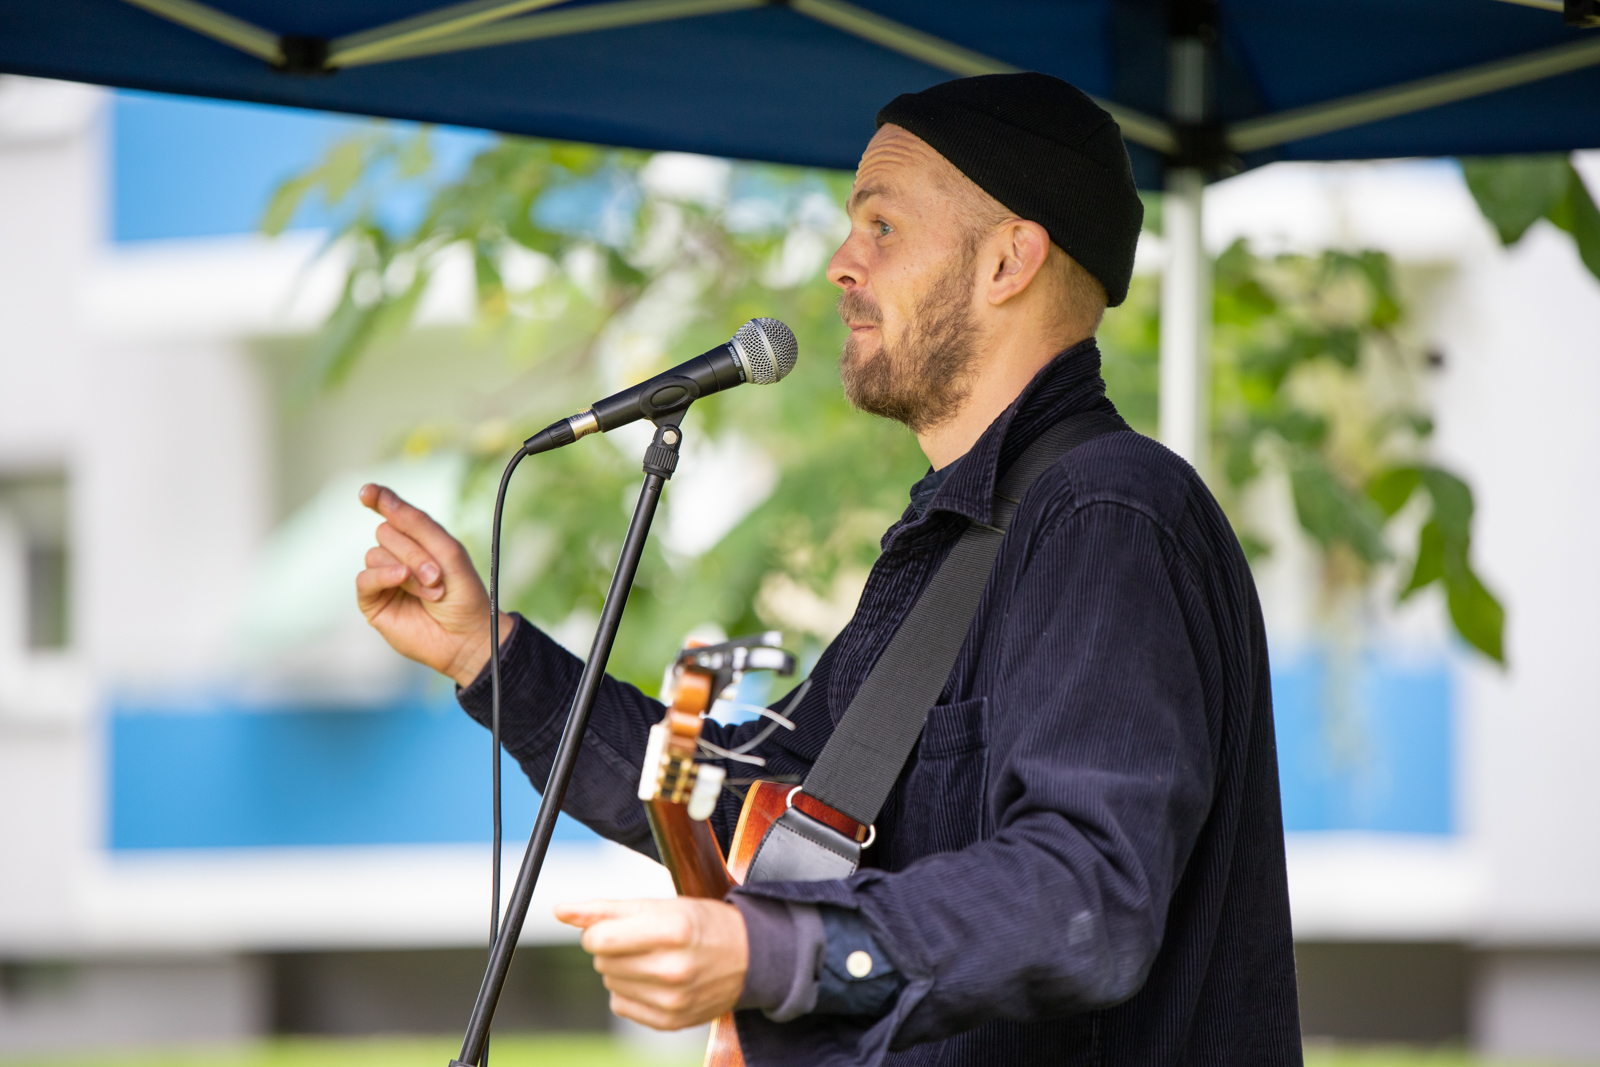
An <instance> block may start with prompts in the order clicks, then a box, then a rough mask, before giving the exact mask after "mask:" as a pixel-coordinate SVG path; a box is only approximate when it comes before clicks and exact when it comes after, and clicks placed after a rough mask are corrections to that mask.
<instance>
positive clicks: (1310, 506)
mask: <svg viewBox="0 0 1600 1067" xmlns="http://www.w3.org/2000/svg"><path fill="white" fill-rule="evenodd" d="M1297 451H1298V455H1297V456H1296V458H1295V460H1294V461H1293V464H1292V466H1291V467H1290V471H1289V485H1290V488H1291V490H1292V491H1293V495H1294V508H1295V514H1296V515H1297V516H1298V517H1299V519H1300V525H1301V526H1302V527H1303V528H1304V529H1305V531H1306V532H1307V533H1309V534H1310V535H1311V536H1312V537H1314V538H1315V539H1316V540H1317V543H1318V544H1320V545H1322V546H1323V547H1324V548H1327V547H1330V546H1332V545H1335V544H1344V545H1347V546H1349V548H1350V550H1351V551H1352V552H1354V553H1355V554H1356V555H1357V556H1358V557H1360V558H1361V559H1362V560H1364V561H1365V562H1367V563H1379V562H1382V561H1384V560H1387V559H1389V558H1390V553H1389V548H1388V546H1387V545H1385V544H1384V542H1383V519H1384V516H1383V514H1382V512H1380V511H1379V510H1378V508H1377V505H1375V504H1374V503H1373V502H1372V501H1370V500H1368V499H1367V498H1366V497H1365V496H1358V495H1356V494H1355V493H1352V492H1351V491H1350V490H1349V489H1348V488H1346V487H1345V485H1344V483H1343V482H1341V481H1340V480H1339V479H1338V477H1337V476H1336V475H1335V474H1334V473H1333V471H1332V470H1331V469H1330V468H1329V467H1328V464H1327V461H1326V460H1324V459H1323V457H1322V456H1321V455H1320V454H1318V453H1315V452H1311V451H1309V450H1306V449H1299V450H1297Z"/></svg>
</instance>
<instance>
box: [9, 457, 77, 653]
mask: <svg viewBox="0 0 1600 1067" xmlns="http://www.w3.org/2000/svg"><path fill="white" fill-rule="evenodd" d="M6 542H9V544H7V543H6ZM0 546H3V547H4V548H5V549H7V550H8V553H9V554H12V556H13V559H12V562H11V568H9V569H11V570H12V573H13V575H14V577H15V584H16V585H17V586H19V587H20V588H17V589H16V590H15V592H14V593H13V594H12V595H13V596H14V597H16V598H17V599H18V600H20V604H18V605H17V606H18V607H20V608H21V613H20V614H21V619H20V620H18V621H19V622H21V626H20V627H19V628H20V630H21V633H20V634H19V635H18V636H19V637H21V638H22V641H23V644H24V645H25V646H26V647H27V648H29V649H35V650H47V649H61V648H65V647H66V646H67V643H68V641H69V640H70V636H71V619H70V617H69V614H68V605H69V603H70V598H69V589H70V587H69V581H70V577H71V575H70V556H69V553H68V547H67V480H66V476H65V475H63V474H62V473H61V472H59V471H53V472H51V471H40V472H34V473H28V474H12V475H0ZM11 610H15V609H14V608H13V609H11Z"/></svg>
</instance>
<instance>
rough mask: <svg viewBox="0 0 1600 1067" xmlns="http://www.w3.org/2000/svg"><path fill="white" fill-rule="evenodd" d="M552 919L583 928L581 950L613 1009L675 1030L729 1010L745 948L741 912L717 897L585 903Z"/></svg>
mask: <svg viewBox="0 0 1600 1067" xmlns="http://www.w3.org/2000/svg"><path fill="white" fill-rule="evenodd" d="M556 918H558V919H560V920H561V921H562V922H564V923H567V924H569V925H571V926H577V927H581V928H582V929H583V947H584V948H585V949H586V950H588V951H589V952H590V953H592V954H593V955H594V969H595V970H597V971H599V972H600V973H601V975H603V976H604V977H605V983H606V988H607V989H609V990H610V991H611V1010H612V1011H614V1012H616V1013H617V1014H618V1015H620V1016H622V1017H623V1018H624V1019H632V1020H633V1021H634V1022H638V1023H643V1024H644V1025H646V1026H650V1027H654V1028H655V1029H657V1030H681V1029H683V1028H684V1027H686V1026H694V1025H696V1024H697V1023H704V1022H710V1021H711V1020H712V1019H715V1018H716V1017H717V1016H719V1015H722V1014H723V1013H725V1012H729V1011H732V1010H733V1006H734V1005H735V1004H737V1003H738V1002H739V996H740V994H742V993H743V992H744V975H745V971H746V970H747V969H748V967H749V963H750V946H749V942H748V941H747V939H746V934H745V929H744V916H742V915H740V914H739V909H738V908H736V907H734V906H733V905H732V904H724V903H723V902H722V901H720V900H697V899H695V898H693V897H677V898H675V899H672V900H591V901H589V902H588V903H585V904H563V905H561V906H560V907H558V908H556Z"/></svg>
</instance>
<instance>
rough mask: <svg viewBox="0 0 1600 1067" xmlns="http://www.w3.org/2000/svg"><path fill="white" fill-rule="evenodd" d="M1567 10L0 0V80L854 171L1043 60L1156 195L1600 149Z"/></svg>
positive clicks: (1380, 0)
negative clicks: (1194, 109)
mask: <svg viewBox="0 0 1600 1067" xmlns="http://www.w3.org/2000/svg"><path fill="white" fill-rule="evenodd" d="M1562 2H1563V3H1565V5H1566V7H1567V8H1568V9H1569V10H1567V12H1566V18H1565V20H1564V19H1563V14H1562V11H1561V10H1560V8H1561V7H1562V3H1558V2H1557V0H1511V2H1505V0H1457V2H1456V3H1453V4H1449V5H1441V4H1439V3H1437V2H1436V0H1325V2H1323V3H1321V4H1316V5H1288V4H1285V3H1283V0H1217V3H1216V4H1215V5H1214V6H1213V5H1212V4H1210V3H1209V2H1208V0H1174V2H1172V3H1166V2H1162V0H990V2H988V3H985V4H983V5H981V6H979V5H973V4H970V3H958V2H954V0H944V2H938V0H865V2H863V3H852V2H847V0H786V2H779V3H774V2H770V0H568V2H562V0H469V2H467V3H461V4H455V5H451V6H446V7H441V6H440V5H439V4H438V0H320V2H311V0H215V3H214V4H212V5H207V4H202V3H199V2H196V0H49V2H40V0H0V25H4V26H5V27H6V31H5V33H3V34H0V70H6V71H12V72H16V73H24V74H33V75H39V76H46V77H57V78H67V79H71V80H79V81H91V82H99V83H103V84H110V85H117V86H123V87H130V88H143V89H152V90H158V91H165V92H178V93H189V94H194V95H201V96H214V97H224V98H231V99H239V100H253V101H260V102H264V103H274V104H286V105H291V106H301V107H312V108H323V109H329V110H336V111H348V112H356V113H365V114H373V115H381V116H389V117H396V118H407V119H417V120H422V121H433V122H443V123H451V124H457V125H464V126H478V127H485V128H489V129H496V130H502V131H505V132H510V133H522V134H532V135H539V136H548V137H558V138H569V139H574V140H584V141H594V142H600V143H612V144H623V145H632V146H637V147H643V148H658V149H660V148H674V149H682V150H687V151H698V152H706V153H710V154H717V155H728V156H737V157H746V158H756V159H769V160H775V161H779V162H792V163H805V164H815V165H822V166H832V167H850V166H853V165H854V162H855V159H856V157H857V155H858V153H859V151H860V149H861V146H862V145H863V144H864V142H865V141H866V139H867V137H868V136H869V135H870V133H871V129H872V115H873V113H874V111H875V110H876V107H877V106H878V105H879V104H881V103H883V102H885V101H887V100H888V99H889V98H891V97H892V96H894V95H895V94H897V93H900V92H904V91H907V90H915V89H918V88H922V87H925V86H927V85H930V84H932V83H934V82H937V81H940V80H943V79H945V78H947V77H950V76H952V75H966V74H977V73H984V72H993V71H1007V70H1017V69H1032V70H1042V71H1046V72H1049V73H1053V74H1057V75H1060V76H1062V77H1064V78H1067V79H1068V80H1070V81H1072V82H1074V83H1075V84H1077V85H1079V86H1080V87H1082V88H1083V89H1085V90H1086V91H1088V92H1090V93H1092V94H1094V95H1095V96H1096V97H1097V98H1099V99H1100V100H1101V101H1102V102H1103V103H1105V104H1106V106H1107V107H1108V108H1110V109H1111V110H1112V111H1113V113H1114V114H1115V115H1116V116H1117V118H1118V120H1119V121H1120V122H1121V124H1122V127H1123V131H1124V133H1125V135H1126V136H1127V138H1128V140H1129V141H1130V142H1131V143H1132V145H1133V151H1134V156H1135V164H1136V168H1137V169H1138V171H1139V174H1140V178H1141V180H1142V181H1144V182H1146V183H1147V184H1148V183H1151V182H1154V181H1157V180H1159V177H1160V174H1161V170H1162V163H1163V160H1164V159H1167V158H1171V157H1173V156H1174V155H1180V154H1185V153H1186V154H1187V156H1186V158H1193V155H1194V153H1195V152H1197V151H1200V152H1210V153H1212V154H1213V155H1215V154H1216V153H1217V152H1219V151H1221V150H1223V148H1224V147H1225V150H1226V151H1227V152H1229V153H1231V154H1233V155H1236V156H1238V157H1240V159H1241V161H1242V162H1243V163H1244V164H1245V165H1256V164H1259V163H1263V162H1267V161H1270V160H1272V159H1337V158H1363V157H1376V156H1395V155H1468V154H1488V153H1503V152H1525V151H1552V150H1562V149H1568V148H1574V147H1584V146H1593V145H1600V107H1596V106H1595V105H1594V103H1593V101H1595V100H1596V99H1600V33H1593V32H1590V31H1587V30H1585V29H1583V28H1581V27H1580V26H1579V25H1567V24H1565V23H1568V22H1571V23H1581V22H1582V21H1584V14H1585V5H1588V6H1591V7H1592V6H1593V5H1594V0H1562ZM1195 19H1199V20H1200V21H1202V22H1204V23H1206V27H1205V28H1204V29H1203V31H1201V32H1202V33H1203V36H1204V39H1205V40H1206V41H1207V42H1208V43H1207V45H1206V47H1207V49H1208V52H1209V55H1210V57H1211V58H1210V70H1211V74H1210V84H1211V92H1210V101H1211V103H1210V107H1209V119H1210V121H1209V122H1207V123H1205V124H1203V128H1200V127H1198V126H1195V125H1189V126H1185V125H1183V124H1180V123H1174V122H1173V121H1172V120H1171V119H1170V118H1169V116H1171V115H1173V114H1180V115H1181V114H1182V109H1181V107H1177V106H1174V105H1173V103H1172V97H1173V94H1172V93H1171V92H1169V81H1172V80H1173V79H1169V71H1171V70H1174V69H1177V68H1176V67H1175V66H1174V60H1175V57H1176V56H1177V54H1178V52H1177V51H1175V49H1174V47H1173V32H1174V29H1173V28H1174V27H1175V26H1176V27H1180V28H1179V29H1178V30H1177V32H1179V33H1192V32H1195V31H1193V30H1192V29H1189V30H1185V29H1182V28H1181V26H1182V25H1188V24H1190V23H1192V22H1193V21H1194V20H1195ZM1185 20H1188V22H1186V21H1185ZM1588 21H1590V22H1593V21H1595V20H1594V19H1589V20H1588ZM1212 27H1214V29H1215V32H1214V33H1213V31H1212ZM1196 138H1199V140H1197V139H1196ZM1197 145H1199V146H1200V147H1199V148H1197V147H1196V146H1197Z"/></svg>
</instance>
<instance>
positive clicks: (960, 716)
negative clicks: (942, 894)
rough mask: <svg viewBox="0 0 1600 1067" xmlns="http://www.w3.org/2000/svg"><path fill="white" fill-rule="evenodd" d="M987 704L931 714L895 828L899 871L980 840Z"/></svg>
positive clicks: (979, 700)
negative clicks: (910, 864)
mask: <svg viewBox="0 0 1600 1067" xmlns="http://www.w3.org/2000/svg"><path fill="white" fill-rule="evenodd" d="M987 703H988V700H987V698H985V697H975V698H974V699H972V700H962V701H958V702H957V703H954V704H940V705H938V706H936V707H934V708H932V709H930V710H929V712H928V721H927V724H926V725H925V726H924V727H923V730H922V740H921V741H920V742H918V744H917V752H916V764H915V765H914V766H913V767H912V770H911V774H910V775H909V777H908V778H907V780H906V791H905V794H904V803H903V805H902V807H901V809H900V818H899V820H898V825H897V826H896V828H895V843H894V844H895V847H894V852H895V861H896V862H895V866H896V867H897V868H898V867H903V866H905V865H906V864H908V863H911V862H912V861H914V860H917V859H920V858H921V857H923V856H927V855H931V854H933V853H935V852H954V851H956V850H957V849H962V848H966V847H967V846H968V845H971V844H975V843H976V842H977V841H978V840H979V839H980V838H981V837H982V835H983V792H984V789H983V787H984V781H985V778H986V776H987V769H988V746H987V743H986V741H985V737H984V710H985V705H986V704H987Z"/></svg>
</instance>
